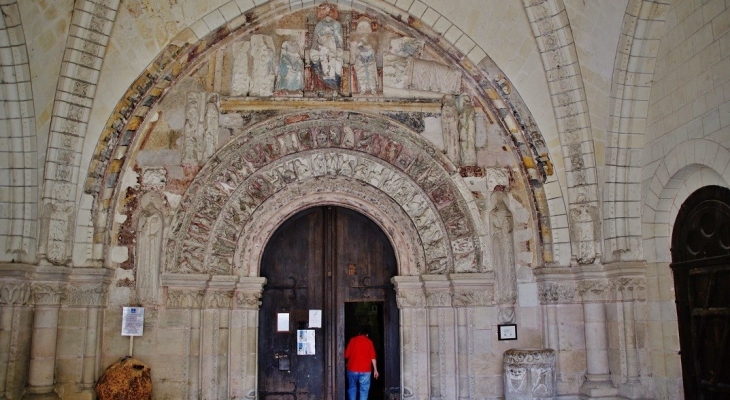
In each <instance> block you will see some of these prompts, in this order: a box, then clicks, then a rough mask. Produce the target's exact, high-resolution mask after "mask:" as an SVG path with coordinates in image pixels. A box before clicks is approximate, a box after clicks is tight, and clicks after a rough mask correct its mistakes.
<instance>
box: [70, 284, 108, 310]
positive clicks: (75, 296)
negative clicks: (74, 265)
mask: <svg viewBox="0 0 730 400" xmlns="http://www.w3.org/2000/svg"><path fill="white" fill-rule="evenodd" d="M106 293H107V287H106V286H105V285H104V286H101V285H69V286H68V288H67V290H66V296H65V299H64V304H65V305H69V306H87V307H102V306H104V304H105V301H106Z"/></svg>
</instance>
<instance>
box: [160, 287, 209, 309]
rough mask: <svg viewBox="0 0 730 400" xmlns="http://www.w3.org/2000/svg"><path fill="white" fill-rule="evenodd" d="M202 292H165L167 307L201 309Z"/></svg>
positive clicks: (177, 290) (203, 292) (203, 294)
mask: <svg viewBox="0 0 730 400" xmlns="http://www.w3.org/2000/svg"><path fill="white" fill-rule="evenodd" d="M204 297H205V291H204V290H179V289H168V290H167V301H166V304H167V307H169V308H201V307H202V306H203V298H204Z"/></svg>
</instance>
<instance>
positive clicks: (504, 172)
mask: <svg viewBox="0 0 730 400" xmlns="http://www.w3.org/2000/svg"><path fill="white" fill-rule="evenodd" d="M486 174H487V190H488V191H490V192H494V191H509V189H510V175H511V173H510V170H509V168H502V167H487V169H486Z"/></svg>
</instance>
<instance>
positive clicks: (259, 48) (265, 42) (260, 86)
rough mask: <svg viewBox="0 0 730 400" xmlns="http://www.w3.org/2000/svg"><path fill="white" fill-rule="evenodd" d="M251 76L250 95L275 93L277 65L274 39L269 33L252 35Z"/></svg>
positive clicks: (263, 95)
mask: <svg viewBox="0 0 730 400" xmlns="http://www.w3.org/2000/svg"><path fill="white" fill-rule="evenodd" d="M250 55H251V69H250V71H251V78H250V80H249V92H248V93H249V95H250V96H261V97H266V96H271V95H273V94H274V79H275V77H276V67H275V64H274V63H275V61H274V56H275V55H276V49H275V47H274V39H272V38H271V36H267V35H251V52H250Z"/></svg>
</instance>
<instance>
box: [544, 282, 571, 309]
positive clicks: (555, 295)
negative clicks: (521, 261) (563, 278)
mask: <svg viewBox="0 0 730 400" xmlns="http://www.w3.org/2000/svg"><path fill="white" fill-rule="evenodd" d="M537 289H538V293H539V296H540V303H542V304H558V303H572V302H573V300H574V299H575V291H576V287H575V284H573V283H567V282H544V283H540V284H538V286H537Z"/></svg>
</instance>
